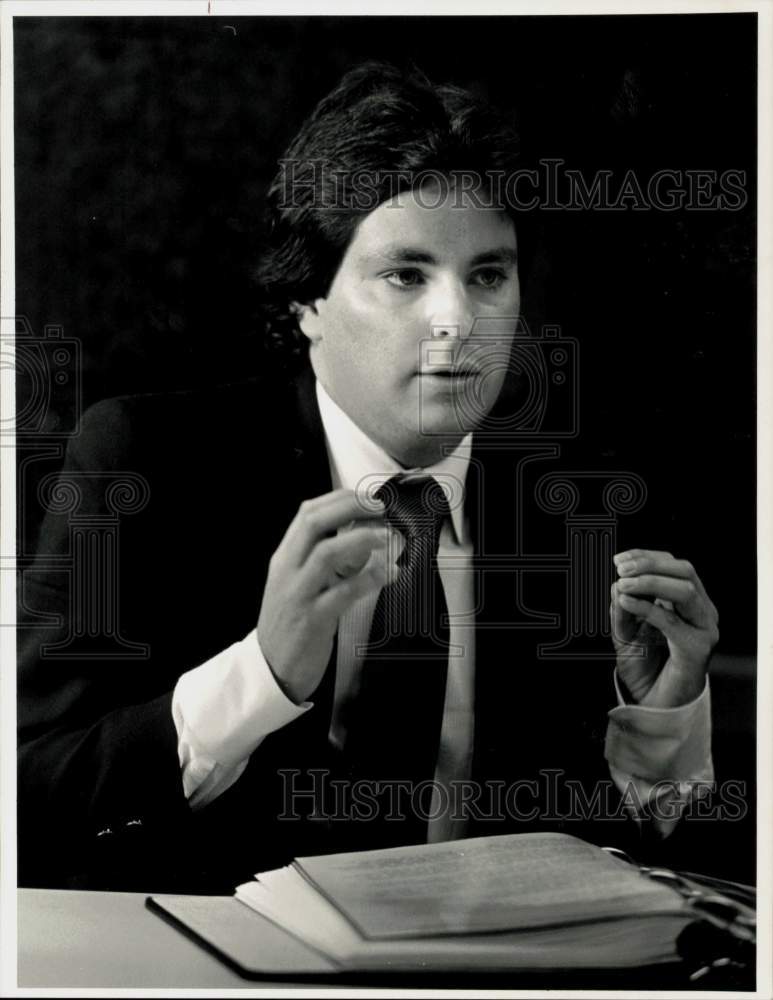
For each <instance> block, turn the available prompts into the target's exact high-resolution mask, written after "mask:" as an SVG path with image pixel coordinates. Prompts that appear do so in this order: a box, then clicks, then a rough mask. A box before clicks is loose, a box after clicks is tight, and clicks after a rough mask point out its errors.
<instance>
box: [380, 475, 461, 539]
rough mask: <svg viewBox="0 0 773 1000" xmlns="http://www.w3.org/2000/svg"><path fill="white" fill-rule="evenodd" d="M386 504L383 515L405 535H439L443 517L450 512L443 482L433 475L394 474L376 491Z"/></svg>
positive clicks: (410, 536)
mask: <svg viewBox="0 0 773 1000" xmlns="http://www.w3.org/2000/svg"><path fill="white" fill-rule="evenodd" d="M375 496H376V498H377V499H379V500H381V501H382V502H383V504H384V506H385V508H386V510H385V512H384V517H385V520H386V522H387V524H389V525H390V526H391V527H393V528H397V530H398V531H400V532H401V533H402V534H403V535H405V536H406V538H418V537H420V536H425V535H431V536H432V537H433V538H434V539H435V541H437V539H438V538H439V537H440V529H441V527H442V524H443V520H444V519H445V518H446V517H448V516H449V514H450V513H451V511H450V508H449V506H448V501H447V500H446V495H445V493H444V492H443V488H442V486H441V485H440V484H439V483H438V481H437V480H436V479H433V477H432V476H416V477H410V478H405V477H403V476H401V475H397V476H393V477H392V478H391V479H388V480H387V481H386V482H385V483H384V484H383V485H382V486H380V487H379V488H378V489H377V490H376V493H375Z"/></svg>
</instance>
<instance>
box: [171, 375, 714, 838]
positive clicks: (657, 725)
mask: <svg viewBox="0 0 773 1000" xmlns="http://www.w3.org/2000/svg"><path fill="white" fill-rule="evenodd" d="M317 399H318V402H319V408H320V415H321V418H322V424H323V427H324V431H325V440H326V444H327V450H328V458H329V461H330V471H331V478H332V483H333V487H334V488H337V487H339V486H341V487H344V488H346V489H358V488H360V489H361V488H364V487H365V486H368V487H370V491H371V492H372V490H373V489H375V488H376V486H377V485H380V484H381V482H384V481H386V480H387V479H389V478H390V477H391V476H393V475H395V474H396V473H398V472H405V471H407V470H405V469H403V468H402V467H401V466H399V465H398V463H397V462H395V461H394V459H392V458H390V457H389V456H388V455H387V454H386V453H385V452H384V451H383V450H382V449H381V448H380V447H379V446H378V445H376V444H375V443H374V442H373V441H372V440H370V439H369V438H368V437H367V436H366V435H365V434H364V432H363V431H362V430H361V429H360V428H359V427H358V426H357V425H356V424H355V423H354V422H353V421H352V420H351V419H350V418H349V416H348V415H347V414H346V413H344V412H343V411H342V410H341V409H340V407H338V406H337V405H336V403H334V402H333V400H332V399H331V398H330V396H329V395H328V394H327V392H325V390H324V388H323V387H322V386H321V384H320V383H319V382H317ZM471 438H472V436H471V435H469V436H468V437H467V438H465V440H464V441H462V443H461V444H460V445H459V446H458V448H457V449H456V450H455V451H454V452H453V454H451V455H448V456H446V457H445V458H444V459H443V460H442V461H441V462H439V463H438V464H437V465H434V466H432V467H428V468H426V469H424V470H421V471H423V472H424V473H425V474H429V475H433V476H435V478H436V479H437V480H438V481H439V482H440V484H441V486H443V488H444V489H445V491H446V495H447V496H448V497H449V505H450V508H451V517H450V518H448V519H447V520H446V523H445V524H444V525H443V528H442V530H441V534H440V543H439V549H438V568H439V571H440V577H441V580H442V583H443V589H444V591H445V595H446V603H447V605H448V612H449V626H450V637H449V639H450V645H451V650H452V654H451V655H450V656H449V666H448V681H447V687H446V699H445V706H444V713H443V720H442V727H441V737H440V747H439V754H438V764H437V770H436V774H435V781H436V791H435V798H434V799H433V806H432V808H431V809H430V812H431V813H437V815H435V816H434V818H433V819H431V821H430V823H429V830H428V839H429V840H430V841H438V840H446V839H452V838H456V837H460V836H464V834H465V829H466V824H465V821H464V819H463V818H459V817H458V816H456V817H454V816H453V815H452V813H451V812H450V811H449V810H443V809H442V808H440V806H441V800H440V799H439V798H438V794H439V789H440V788H445V789H449V788H451V787H452V785H451V783H452V782H464V780H465V779H466V778H468V777H469V773H470V762H471V757H472V746H473V730H474V671H475V645H474V642H475V630H474V585H473V573H472V544H471V540H470V531H469V525H468V524H467V519H466V517H465V514H464V506H463V502H462V501H463V495H464V482H465V478H466V474H467V467H468V465H469V458H470V450H471V444H472V441H471ZM376 600H377V595H375V594H374V595H370V596H368V597H365V598H363V599H361V600H360V601H358V602H356V603H355V604H354V605H353V606H352V607H351V608H350V609H349V610H348V611H347V612H346V613H345V614H344V615H343V616H342V617H341V620H340V622H339V630H338V655H337V662H336V679H335V693H334V699H333V713H332V720H331V725H330V731H329V738H330V740H331V741H332V742H334V743H336V744H337V745H339V746H342V745H343V744H344V743H345V740H346V730H345V722H344V720H345V717H346V705H347V703H348V702H349V700H350V699H351V698H353V697H355V696H356V693H357V690H358V687H359V680H360V671H361V667H362V651H363V650H362V647H364V645H365V644H366V643H367V641H368V636H369V631H370V622H371V618H372V615H373V610H374V608H375V604H376ZM258 610H259V609H257V608H256V609H255V618H256V620H257V617H258ZM616 687H617V685H616ZM617 692H618V702H619V704H618V706H617V707H616V708H613V709H612V710H611V711H610V712H609V726H608V730H607V741H606V750H605V754H606V757H607V761H608V763H609V767H610V774H611V776H612V778H613V780H614V781H615V783H616V784H617V785H618V787H619V788H620V789H621V790H628V792H629V796H628V797H629V798H631V799H632V806H633V805H634V804H635V803H636V802H646V801H648V797H649V796H650V794H654V795H655V797H656V800H657V802H658V804H659V805H660V806H661V807H662V808H661V810H660V811H659V814H660V815H663V816H671V817H673V818H671V819H660V820H656V821H655V822H656V824H657V825H658V826H659V828H660V829H661V831H662V832H663V834H666V833H668V831H669V830H670V828H671V827H672V826H673V825H674V823H675V822H676V820H677V819H678V814H679V809H681V808H683V807H684V805H685V804H686V802H687V801H689V797H690V794H691V792H692V790H693V788H694V787H695V784H696V783H701V784H702V783H704V782H710V781H711V780H713V768H712V762H711V721H710V718H711V717H710V702H709V692H708V684H707V685H706V688H705V689H704V691H703V693H702V694H701V695H700V696H699V697H698V698H697V699H695V701H693V702H691V703H689V704H687V705H682V706H679V707H677V708H669V709H654V708H646V707H643V706H640V705H627V704H625V702H624V700H623V698H622V696H621V694H620V690H619V688H617ZM309 708H311V703H310V702H304V703H303V704H301V705H296V704H295V703H293V702H291V701H290V700H289V699H288V698H287V697H286V696H285V695H284V694H283V693H282V691H281V690H280V688H279V686H278V684H277V682H276V680H275V678H274V676H273V674H272V672H271V670H270V668H269V666H268V664H267V663H266V660H265V658H264V656H263V655H262V652H261V650H260V645H259V643H258V639H257V630H256V629H253V630H252V631H251V632H250V633H249V634H248V635H247V636H245V638H244V639H242V640H241V641H240V642H236V643H234V644H233V645H232V646H229V647H228V648H227V649H225V650H223V651H222V652H221V653H219V654H217V655H216V656H214V657H212V658H211V659H210V660H207V661H206V662H205V663H203V664H201V665H200V666H197V667H195V668H193V669H192V670H189V671H187V672H186V673H185V674H183V675H182V676H181V677H180V679H179V680H178V682H177V685H176V687H175V690H174V694H173V698H172V713H173V717H174V722H175V726H176V728H177V733H178V737H179V742H178V754H179V759H180V767H181V769H182V781H183V787H184V790H185V794H186V796H187V798H188V800H189V802H190V805H191V807H192V808H194V809H196V808H200V807H201V806H204V805H206V804H207V803H209V802H211V801H212V800H213V799H214V798H216V797H217V796H218V795H220V794H221V793H222V792H224V791H225V790H226V789H227V788H228V787H230V785H232V784H233V783H234V782H235V781H236V780H238V778H239V777H240V775H241V774H242V772H243V771H244V768H245V767H246V765H247V761H248V760H249V757H250V755H251V754H252V753H254V752H255V751H256V750H257V748H258V747H259V746H260V744H261V742H262V741H263V739H265V737H266V736H268V735H269V733H272V732H274V731H275V730H277V729H280V728H282V727H283V726H285V725H287V724H288V723H289V722H291V721H292V720H293V719H295V718H297V717H298V716H300V715H302V714H303V713H304V712H306V711H308V709H309ZM541 710H542V711H543V712H544V713H545V714H546V716H547V719H548V724H549V712H550V706H549V705H546V706H544V707H543V708H542V709H541ZM395 725H396V726H397V725H398V720H395ZM667 778H670V779H673V780H674V781H677V782H679V784H678V785H676V786H674V785H673V784H669V785H665V784H663V783H662V782H663V781H664V779H667ZM659 783H660V784H659ZM653 788H654V792H653ZM631 793H632V794H631ZM436 806H437V807H438V808H435V807H436ZM669 808H670V811H669Z"/></svg>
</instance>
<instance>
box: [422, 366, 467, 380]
mask: <svg viewBox="0 0 773 1000" xmlns="http://www.w3.org/2000/svg"><path fill="white" fill-rule="evenodd" d="M418 374H419V375H420V376H421V377H422V378H445V379H466V378H474V377H475V376H476V375H477V374H478V372H477V371H476V370H475V369H474V368H463V367H460V368H424V369H421V370H420V371H419V373H418Z"/></svg>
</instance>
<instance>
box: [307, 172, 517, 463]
mask: <svg viewBox="0 0 773 1000" xmlns="http://www.w3.org/2000/svg"><path fill="white" fill-rule="evenodd" d="M519 306H520V289H519V284H518V271H517V267H516V239H515V229H514V226H513V224H512V222H511V221H510V220H509V219H507V217H506V216H505V215H504V214H502V213H500V212H498V211H492V210H490V209H488V210H487V209H484V208H480V207H476V206H475V205H474V204H473V203H471V202H470V200H469V199H468V198H466V197H464V196H461V195H457V192H456V191H454V189H453V188H450V190H448V189H444V188H441V187H439V186H429V187H424V188H422V189H421V190H420V191H419V192H405V193H403V194H400V195H398V196H396V197H395V198H393V199H391V200H390V201H388V202H385V203H384V204H382V205H380V206H379V207H378V208H377V209H375V210H374V211H373V212H371V213H370V214H369V215H367V216H366V217H365V218H364V219H363V221H362V222H361V223H360V224H359V226H358V227H357V229H356V230H355V234H354V237H353V239H352V241H351V243H350V244H349V246H348V248H347V250H346V253H345V255H344V258H343V260H342V262H341V265H340V267H339V269H338V272H337V274H336V276H335V278H334V280H333V283H332V285H331V287H330V290H329V292H328V295H327V297H326V298H324V299H318V300H317V301H316V302H314V303H313V304H312V305H311V306H307V307H306V308H305V309H303V310H302V314H301V329H302V330H303V332H304V333H305V334H306V335H307V336H308V337H309V339H310V341H311V350H310V358H311V363H312V366H313V368H314V371H315V372H316V374H317V377H318V378H319V380H320V381H321V382H322V385H323V386H324V387H325V389H326V390H327V391H328V393H329V394H330V396H331V397H332V398H333V399H334V400H335V401H336V402H337V403H338V405H339V406H340V407H341V408H342V409H343V410H344V411H345V412H346V413H347V414H348V415H349V416H350V417H351V419H352V420H353V421H354V422H355V423H356V424H357V425H358V426H359V427H360V428H361V429H362V430H363V431H365V433H366V434H367V435H368V436H369V437H370V438H371V439H372V440H374V441H376V442H377V443H378V444H380V445H381V446H382V447H383V448H384V450H385V451H386V452H387V453H388V454H390V455H391V456H392V457H393V458H395V459H397V461H399V462H400V463H401V464H403V465H404V466H407V467H412V466H414V465H421V466H426V465H429V464H432V463H433V462H435V461H437V460H438V459H439V458H440V457H442V446H443V445H449V444H451V445H455V444H456V443H458V441H459V440H461V438H462V437H463V436H464V435H465V434H466V433H467V432H469V431H470V430H473V429H474V427H475V426H477V425H478V424H479V423H480V422H481V420H482V419H483V418H484V417H485V416H486V414H487V413H488V412H489V410H490V409H491V407H492V406H493V405H494V403H495V401H496V399H497V396H498V395H499V392H500V389H501V387H502V382H503V380H504V375H505V370H506V362H507V353H508V350H509V345H510V341H511V339H512V336H513V333H514V330H515V317H516V316H517V314H518V310H519Z"/></svg>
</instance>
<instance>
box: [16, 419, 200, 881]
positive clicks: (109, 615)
mask: <svg viewBox="0 0 773 1000" xmlns="http://www.w3.org/2000/svg"><path fill="white" fill-rule="evenodd" d="M130 451H131V427H130V419H129V416H128V413H127V408H126V405H125V403H123V402H122V401H120V400H108V401H105V402H103V403H99V404H97V405H96V406H95V407H92V408H91V409H90V410H89V411H87V413H86V414H85V416H84V418H83V420H82V423H81V426H80V428H79V431H78V433H77V434H76V435H74V436H73V438H72V439H71V441H70V443H69V445H68V450H67V454H66V458H65V462H64V466H63V468H62V470H61V473H60V474H59V475H58V477H57V478H56V479H52V480H51V482H50V483H49V486H50V489H49V490H48V491H45V490H44V491H43V492H44V493H45V494H46V496H45V498H44V502H45V505H46V507H47V513H46V515H45V518H44V521H43V524H42V527H41V532H40V538H39V543H38V547H37V554H36V557H35V560H34V563H33V565H31V566H30V567H28V568H26V569H24V568H23V567H22V570H23V571H22V573H21V574H20V578H19V579H20V582H19V616H18V624H19V632H18V646H17V649H18V728H19V749H18V820H19V826H18V831H19V838H18V860H19V881H20V884H22V885H51V886H55V885H59V886H70V887H89V888H138V887H141V886H142V885H143V884H144V883H147V885H152V886H154V887H155V888H156V889H157V888H158V886H159V885H165V884H167V881H171V882H174V881H176V880H175V877H174V873H175V871H176V870H177V869H179V868H180V866H182V865H186V864H189V860H187V859H186V858H185V847H186V844H187V843H188V837H187V835H186V825H187V824H188V823H189V822H190V817H189V809H188V806H187V803H186V800H185V796H184V794H183V788H182V782H181V777H180V767H179V762H178V758H177V733H176V730H175V726H174V722H173V719H172V711H171V699H172V689H173V687H174V681H175V679H176V671H175V670H174V668H173V666H172V665H169V668H167V669H165V668H164V666H162V665H160V664H159V663H158V662H157V661H156V659H155V658H154V655H153V653H154V651H153V647H152V644H148V643H143V642H142V641H135V638H134V637H133V636H132V623H131V615H129V616H128V622H127V623H122V621H121V611H122V608H123V606H124V602H123V598H124V596H126V599H127V602H128V603H130V602H131V598H132V595H131V594H130V593H128V592H127V593H126V594H125V595H124V593H123V591H122V587H124V585H125V583H126V572H127V569H128V570H129V571H130V572H132V573H133V572H134V571H135V569H136V565H137V563H136V558H135V557H136V553H127V552H126V551H124V550H123V549H122V547H121V529H122V526H123V523H124V521H125V520H128V519H129V518H131V517H132V516H141V508H142V507H143V506H147V504H148V503H149V500H150V485H149V483H148V480H147V478H146V477H145V476H143V475H142V473H140V472H138V471H137V469H136V468H133V467H132V466H133V463H132V460H131V455H130ZM19 499H20V503H21V502H22V500H23V498H19ZM124 548H125V547H124ZM133 559H134V562H132V560H133ZM151 571H152V569H151V568H150V567H148V572H151ZM132 587H133V588H136V579H135V581H134V583H133V585H132ZM127 590H128V588H127ZM119 598H120V600H119ZM141 638H142V637H141V636H137V639H138V640H141Z"/></svg>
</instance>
